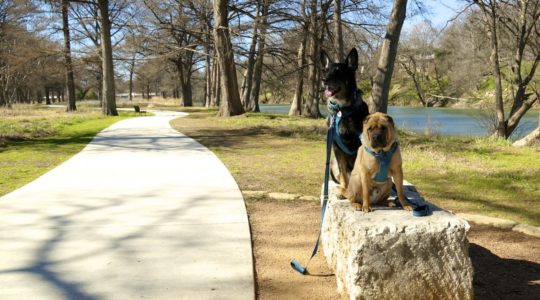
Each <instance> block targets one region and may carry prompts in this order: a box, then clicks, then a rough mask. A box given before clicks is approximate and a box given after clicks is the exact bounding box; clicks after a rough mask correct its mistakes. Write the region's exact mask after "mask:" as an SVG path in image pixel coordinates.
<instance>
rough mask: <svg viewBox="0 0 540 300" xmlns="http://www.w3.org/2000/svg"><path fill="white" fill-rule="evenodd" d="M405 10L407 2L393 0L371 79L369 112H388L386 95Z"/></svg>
mask: <svg viewBox="0 0 540 300" xmlns="http://www.w3.org/2000/svg"><path fill="white" fill-rule="evenodd" d="M406 10H407V0H394V6H393V7H392V13H391V15H390V20H389V22H388V29H387V32H386V36H385V37H384V41H383V44H382V49H381V56H380V57H379V63H378V65H377V72H376V74H375V78H374V79H373V87H372V91H371V103H370V104H371V105H370V111H371V112H376V111H378V112H384V113H386V112H387V110H388V93H389V92H390V83H391V81H392V74H393V73H394V62H395V61H396V55H397V49H398V44H399V36H400V34H401V27H402V26H403V21H405V16H406Z"/></svg>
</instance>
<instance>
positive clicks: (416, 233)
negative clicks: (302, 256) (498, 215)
mask: <svg viewBox="0 0 540 300" xmlns="http://www.w3.org/2000/svg"><path fill="white" fill-rule="evenodd" d="M405 193H406V195H407V196H408V198H409V199H413V200H414V201H416V202H419V201H422V200H423V199H421V197H420V196H419V195H418V193H417V192H416V190H415V189H414V187H413V186H411V185H410V184H408V183H407V185H406V191H405ZM429 205H430V208H431V211H432V213H431V214H430V215H429V216H425V217H415V216H412V214H411V212H408V211H405V210H402V209H400V208H386V207H374V211H373V212H370V213H364V212H360V211H356V210H354V209H353V208H352V207H351V205H350V203H349V201H348V200H338V199H337V198H336V197H335V186H334V185H333V184H331V186H330V198H329V203H328V206H327V209H326V214H325V220H324V223H323V228H322V236H321V242H322V247H323V250H324V255H325V257H326V260H327V262H328V264H329V265H330V267H331V268H333V270H334V271H335V275H336V279H337V286H338V292H339V293H340V294H341V295H342V296H343V297H344V298H348V299H396V300H397V299H399V300H404V299H438V300H443V299H460V300H462V299H472V298H473V285H472V281H473V268H472V264H471V260H470V258H469V254H468V247H469V244H468V241H467V232H468V230H469V224H468V223H467V222H466V221H465V220H463V219H460V218H458V217H456V216H455V215H453V214H451V213H449V212H447V211H444V210H442V209H439V208H437V207H435V206H434V205H431V204H429Z"/></svg>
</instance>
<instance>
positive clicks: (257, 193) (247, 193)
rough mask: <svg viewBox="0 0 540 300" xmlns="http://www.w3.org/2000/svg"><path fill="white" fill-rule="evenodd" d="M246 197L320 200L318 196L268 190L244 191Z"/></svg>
mask: <svg viewBox="0 0 540 300" xmlns="http://www.w3.org/2000/svg"><path fill="white" fill-rule="evenodd" d="M242 194H244V195H245V196H246V197H249V198H255V199H261V198H263V197H268V198H271V199H274V200H284V201H291V200H302V201H319V198H318V197H315V196H307V195H299V194H289V193H275V192H266V191H242Z"/></svg>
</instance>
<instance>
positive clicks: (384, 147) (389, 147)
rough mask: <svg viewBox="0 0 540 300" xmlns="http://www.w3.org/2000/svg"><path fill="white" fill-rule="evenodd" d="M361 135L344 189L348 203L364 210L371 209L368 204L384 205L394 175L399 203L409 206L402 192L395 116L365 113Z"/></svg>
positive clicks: (409, 208) (405, 206)
mask: <svg viewBox="0 0 540 300" xmlns="http://www.w3.org/2000/svg"><path fill="white" fill-rule="evenodd" d="M362 139H363V141H362V146H360V148H359V150H358V154H357V156H356V161H355V163H354V169H353V171H352V173H351V178H350V180H349V187H348V189H347V198H348V199H349V201H351V205H352V206H353V207H354V208H355V209H356V210H362V211H364V212H370V211H371V207H370V205H371V204H379V205H384V204H385V203H386V200H387V199H388V196H390V190H391V188H392V178H394V182H395V184H396V189H397V194H398V198H399V201H400V203H401V205H402V206H403V208H404V209H405V210H412V208H411V206H410V204H409V202H408V201H407V199H406V198H405V195H404V194H403V168H402V166H401V164H402V161H401V152H400V151H399V146H398V142H397V136H396V129H395V126H394V120H393V119H392V118H391V117H390V116H389V115H387V114H383V113H374V114H371V115H369V116H367V118H366V119H365V120H364V128H363V131H362ZM392 204H393V203H392ZM389 206H393V205H389Z"/></svg>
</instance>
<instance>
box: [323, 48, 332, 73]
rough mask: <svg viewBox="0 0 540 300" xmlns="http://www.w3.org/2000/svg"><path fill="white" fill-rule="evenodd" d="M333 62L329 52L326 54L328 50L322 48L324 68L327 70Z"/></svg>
mask: <svg viewBox="0 0 540 300" xmlns="http://www.w3.org/2000/svg"><path fill="white" fill-rule="evenodd" d="M331 63H332V61H331V60H330V57H328V54H326V51H324V50H321V65H322V67H323V69H324V70H327V69H328V68H329V67H330V64H331Z"/></svg>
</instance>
